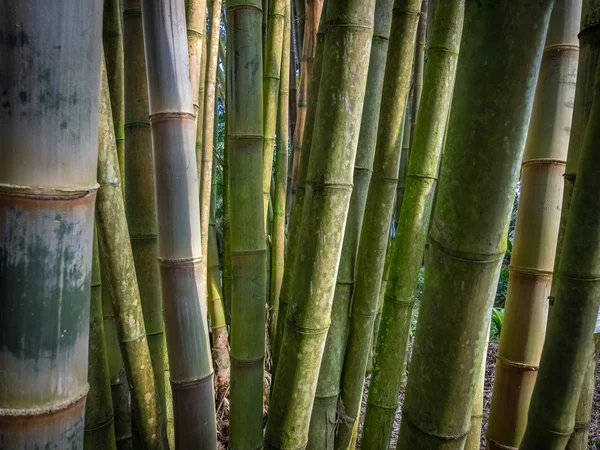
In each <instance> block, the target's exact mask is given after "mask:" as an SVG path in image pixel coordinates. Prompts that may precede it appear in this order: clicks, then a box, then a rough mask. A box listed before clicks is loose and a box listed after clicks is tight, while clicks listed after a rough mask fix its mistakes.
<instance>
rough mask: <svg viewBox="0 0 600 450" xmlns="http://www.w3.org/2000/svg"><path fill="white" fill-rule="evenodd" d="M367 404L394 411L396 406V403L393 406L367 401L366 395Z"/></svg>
mask: <svg viewBox="0 0 600 450" xmlns="http://www.w3.org/2000/svg"><path fill="white" fill-rule="evenodd" d="M367 405H373V406H374V407H376V408H379V409H383V410H384V411H396V409H397V408H398V405H397V404H394V405H393V406H385V405H382V404H381V403H377V402H374V401H369V400H368V397H367Z"/></svg>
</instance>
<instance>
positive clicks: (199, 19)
mask: <svg viewBox="0 0 600 450" xmlns="http://www.w3.org/2000/svg"><path fill="white" fill-rule="evenodd" d="M185 20H186V26H187V30H186V32H187V43H188V57H189V68H190V83H191V89H192V103H193V107H194V117H195V118H196V123H198V122H200V123H201V124H202V123H203V120H202V113H203V111H204V96H203V95H202V93H203V91H204V72H205V71H204V68H203V67H202V58H203V57H205V56H206V55H205V53H206V52H205V51H204V50H205V48H206V0H185ZM201 136H202V133H199V135H197V137H196V139H198V137H201ZM200 148H202V145H200Z"/></svg>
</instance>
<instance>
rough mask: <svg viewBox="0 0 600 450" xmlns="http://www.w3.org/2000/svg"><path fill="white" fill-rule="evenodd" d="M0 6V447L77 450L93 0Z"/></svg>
mask: <svg viewBox="0 0 600 450" xmlns="http://www.w3.org/2000/svg"><path fill="white" fill-rule="evenodd" d="M0 9H1V10H2V15H1V18H0V35H1V36H2V38H1V40H2V44H0V61H2V63H1V64H0V96H1V98H2V100H1V105H2V106H1V107H0V140H1V142H2V150H1V152H2V163H0V280H1V281H0V285H1V286H2V288H1V289H2V294H1V296H2V300H1V301H0V329H1V330H2V331H1V332H0V386H2V387H1V388H0V430H1V431H0V435H1V438H0V440H1V442H2V444H0V445H1V446H2V447H3V448H6V449H10V450H13V449H25V448H32V449H33V448H42V449H43V448H75V449H81V448H83V439H84V408H85V401H86V395H87V392H88V384H87V372H88V336H89V308H90V306H89V305H90V284H91V275H92V242H93V228H94V200H95V198H96V189H97V187H98V185H97V184H96V164H97V154H96V151H97V136H98V134H97V132H98V127H97V123H98V121H97V119H98V113H97V111H98V94H99V92H98V88H99V86H100V80H99V76H100V54H101V40H100V33H101V30H102V28H101V27H102V2H101V1H98V0H85V1H80V0H76V1H75V0H66V1H63V2H47V1H44V0H42V1H39V0H32V1H29V2H13V1H9V0H2V1H0ZM67 14H68V16H69V21H64V19H63V18H64V17H65V15H67ZM40 55H43V57H40Z"/></svg>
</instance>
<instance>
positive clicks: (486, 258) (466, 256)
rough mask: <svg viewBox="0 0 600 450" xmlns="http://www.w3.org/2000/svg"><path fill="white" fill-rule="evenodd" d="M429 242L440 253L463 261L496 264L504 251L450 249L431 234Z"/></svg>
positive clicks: (502, 256)
mask: <svg viewBox="0 0 600 450" xmlns="http://www.w3.org/2000/svg"><path fill="white" fill-rule="evenodd" d="M429 242H430V244H431V245H432V246H433V247H435V248H436V249H437V250H438V251H439V252H440V253H442V254H444V255H446V256H448V257H450V258H453V259H456V260H459V261H464V262H469V263H473V264H496V263H498V261H500V260H502V259H504V253H505V252H498V253H467V252H461V251H456V250H452V249H451V248H448V247H445V246H443V245H442V244H440V243H439V242H438V241H436V240H435V239H434V238H433V236H432V235H431V234H430V235H429Z"/></svg>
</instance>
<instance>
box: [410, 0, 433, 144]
mask: <svg viewBox="0 0 600 450" xmlns="http://www.w3.org/2000/svg"><path fill="white" fill-rule="evenodd" d="M428 6H429V1H428V0H423V2H422V3H421V13H420V14H419V26H418V28H417V37H416V43H415V59H414V72H413V84H412V98H413V104H412V109H411V118H410V145H411V146H412V141H413V138H414V136H415V125H416V123H417V114H418V112H419V105H420V104H421V93H422V92H423V77H424V75H425V50H426V49H427V10H428Z"/></svg>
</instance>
